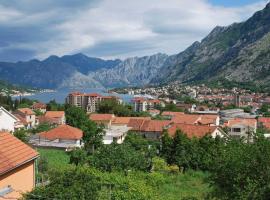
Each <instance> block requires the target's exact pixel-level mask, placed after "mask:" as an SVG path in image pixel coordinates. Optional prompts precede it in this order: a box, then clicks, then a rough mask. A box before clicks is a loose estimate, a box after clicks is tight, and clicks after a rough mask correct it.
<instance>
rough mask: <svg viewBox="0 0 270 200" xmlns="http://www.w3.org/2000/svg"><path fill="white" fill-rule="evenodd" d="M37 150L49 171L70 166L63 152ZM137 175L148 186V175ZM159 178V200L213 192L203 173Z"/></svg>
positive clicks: (66, 155)
mask: <svg viewBox="0 0 270 200" xmlns="http://www.w3.org/2000/svg"><path fill="white" fill-rule="evenodd" d="M37 150H38V152H39V153H40V155H41V156H43V157H46V158H47V160H48V164H49V169H64V168H65V167H68V166H70V165H69V155H68V154H67V153H66V152H65V151H63V150H57V149H44V148H38V149H37ZM119 174H120V173H119ZM136 174H137V176H136V177H137V178H136V180H137V181H142V182H145V183H146V184H147V180H146V179H145V176H146V175H147V174H145V173H143V172H140V173H136ZM139 174H141V176H139ZM159 176H161V177H163V178H162V181H159V179H155V178H153V179H151V180H152V181H154V182H155V184H156V186H153V189H154V190H155V191H156V192H157V193H158V196H159V199H166V200H181V199H184V198H187V197H193V198H196V199H198V200H200V199H205V198H204V197H205V196H206V195H207V194H208V193H209V192H210V191H211V188H210V187H209V184H207V183H206V182H205V179H206V178H207V177H208V174H207V173H204V172H201V171H188V172H186V173H185V174H181V173H179V174H169V173H168V174H162V173H160V174H159ZM144 179H145V180H144ZM150 185H151V184H150Z"/></svg>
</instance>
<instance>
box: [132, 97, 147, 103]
mask: <svg viewBox="0 0 270 200" xmlns="http://www.w3.org/2000/svg"><path fill="white" fill-rule="evenodd" d="M144 101H147V100H146V99H145V98H143V97H135V98H133V99H132V102H144Z"/></svg>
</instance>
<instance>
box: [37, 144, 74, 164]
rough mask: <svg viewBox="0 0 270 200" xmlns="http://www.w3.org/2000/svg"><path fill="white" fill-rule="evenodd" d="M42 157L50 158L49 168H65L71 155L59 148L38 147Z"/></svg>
mask: <svg viewBox="0 0 270 200" xmlns="http://www.w3.org/2000/svg"><path fill="white" fill-rule="evenodd" d="M37 150H38V152H39V154H40V156H41V157H45V158H47V160H48V164H49V168H50V169H52V168H63V167H66V166H68V165H69V155H68V154H67V153H66V152H65V151H64V150H58V149H44V148H38V149H37Z"/></svg>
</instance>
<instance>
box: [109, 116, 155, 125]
mask: <svg viewBox="0 0 270 200" xmlns="http://www.w3.org/2000/svg"><path fill="white" fill-rule="evenodd" d="M131 119H140V120H150V119H151V117H115V118H113V120H112V124H126V125H128V123H129V121H130V120H131Z"/></svg>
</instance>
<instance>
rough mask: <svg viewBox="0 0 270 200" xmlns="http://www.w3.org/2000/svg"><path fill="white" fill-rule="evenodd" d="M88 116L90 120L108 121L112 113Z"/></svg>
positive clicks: (112, 115) (112, 116)
mask: <svg viewBox="0 0 270 200" xmlns="http://www.w3.org/2000/svg"><path fill="white" fill-rule="evenodd" d="M89 118H90V119H91V120H92V121H110V120H112V119H113V118H114V114H91V115H90V116H89Z"/></svg>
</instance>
